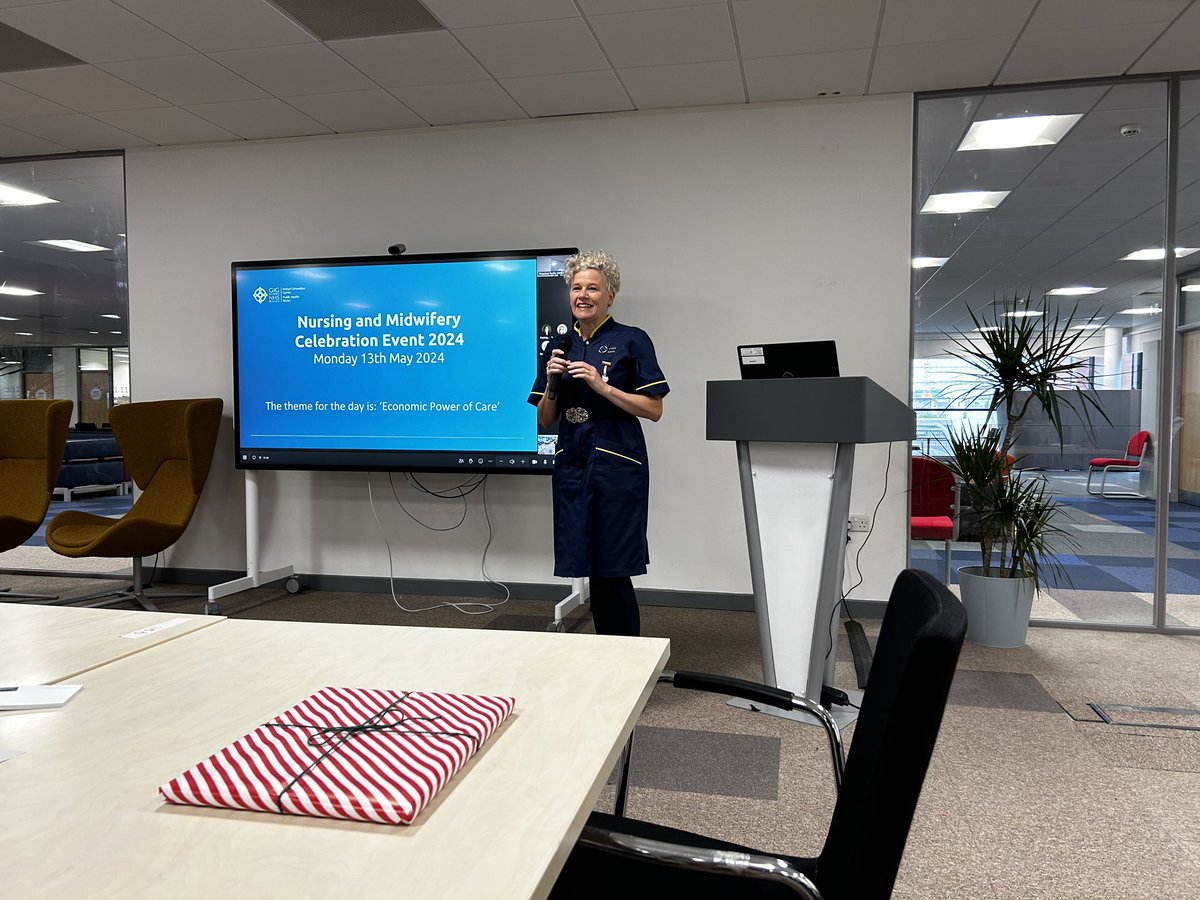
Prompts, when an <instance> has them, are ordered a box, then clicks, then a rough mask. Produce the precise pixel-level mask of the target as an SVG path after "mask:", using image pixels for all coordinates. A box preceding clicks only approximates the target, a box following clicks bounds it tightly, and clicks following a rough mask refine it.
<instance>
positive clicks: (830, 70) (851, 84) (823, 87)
mask: <svg viewBox="0 0 1200 900" xmlns="http://www.w3.org/2000/svg"><path fill="white" fill-rule="evenodd" d="M870 61H871V51H870V50H844V51H841V52H838V53H804V54H800V55H797V56H772V57H768V58H767V59H748V60H746V62H745V70H746V88H747V90H748V91H749V93H750V100H751V102H756V101H760V100H794V99H797V98H808V97H816V96H818V95H820V94H821V93H828V94H833V93H835V92H836V93H840V94H843V95H847V96H854V95H858V94H862V93H863V92H864V91H865V90H866V85H867V66H868V65H869V64H870Z"/></svg>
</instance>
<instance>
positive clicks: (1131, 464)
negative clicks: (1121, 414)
mask: <svg viewBox="0 0 1200 900" xmlns="http://www.w3.org/2000/svg"><path fill="white" fill-rule="evenodd" d="M1149 443H1150V432H1148V431H1139V432H1138V433H1137V434H1135V435H1134V436H1133V437H1131V438H1130V439H1129V444H1128V445H1127V446H1126V447H1125V455H1124V456H1097V457H1096V458H1095V459H1093V460H1092V461H1091V462H1089V463H1088V466H1089V468H1088V477H1087V492H1088V493H1089V494H1093V495H1095V496H1098V497H1140V496H1142V495H1141V494H1139V493H1138V492H1137V491H1105V490H1104V482H1105V479H1107V478H1108V473H1109V472H1112V471H1117V472H1137V471H1138V470H1139V469H1141V468H1142V458H1143V456H1144V455H1145V453H1146V446H1147V445H1148V444H1149ZM1097 472H1099V473H1100V489H1099V490H1095V491H1093V490H1092V476H1093V475H1095V474H1096V473H1097Z"/></svg>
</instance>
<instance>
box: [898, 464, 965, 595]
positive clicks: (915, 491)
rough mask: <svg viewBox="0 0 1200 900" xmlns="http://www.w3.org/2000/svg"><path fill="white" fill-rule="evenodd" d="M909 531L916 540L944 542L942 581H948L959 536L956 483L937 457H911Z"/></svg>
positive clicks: (952, 475) (947, 582)
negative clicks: (953, 552) (952, 548)
mask: <svg viewBox="0 0 1200 900" xmlns="http://www.w3.org/2000/svg"><path fill="white" fill-rule="evenodd" d="M910 528H911V534H912V536H913V538H914V539H916V540H919V541H945V542H946V576H945V583H946V584H949V583H950V577H951V568H950V551H951V544H952V542H953V541H954V540H955V539H956V538H957V537H958V485H957V484H956V482H955V480H954V474H953V473H952V472H951V471H950V470H949V469H947V468H946V467H945V466H944V465H942V464H941V463H940V462H938V461H937V460H936V459H929V458H928V457H924V456H914V457H913V458H912V511H911V518H910Z"/></svg>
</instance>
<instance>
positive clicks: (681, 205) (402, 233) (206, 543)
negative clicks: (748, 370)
mask: <svg viewBox="0 0 1200 900" xmlns="http://www.w3.org/2000/svg"><path fill="white" fill-rule="evenodd" d="M911 122H912V111H911V98H910V97H908V96H896V97H886V98H871V99H861V100H848V101H834V102H823V103H819V104H818V103H795V104H770V105H760V106H740V107H735V108H722V109H707V110H694V111H668V112H654V113H629V114H617V115H606V116H588V117H572V118H563V119H553V120H536V121H527V122H519V123H505V124H499V125H493V126H478V127H460V128H440V129H424V130H420V131H413V132H402V133H393V134H386V135H371V136H337V137H332V138H328V137H326V138H312V139H301V140H294V141H275V142H258V143H238V144H233V145H215V146H207V147H199V148H180V149H154V150H145V151H130V153H129V155H128V158H127V163H126V177H127V193H128V219H129V221H128V229H129V267H130V279H129V281H130V290H131V293H130V343H131V360H132V363H131V369H132V388H133V399H135V400H151V399H160V398H166V397H185V396H209V395H211V396H219V397H223V398H224V399H225V401H226V404H227V407H226V417H227V421H226V427H225V429H224V433H223V435H222V442H221V446H220V447H219V448H218V455H217V462H216V463H215V464H214V469H213V473H212V475H211V476H210V481H209V484H208V486H207V488H206V492H205V496H204V498H203V500H202V502H201V506H200V508H199V510H198V512H197V516H196V518H195V519H194V520H193V523H192V526H191V529H190V530H189V532H188V534H187V535H186V536H185V538H184V540H183V541H181V542H180V543H179V544H178V545H177V546H176V548H174V550H172V551H171V553H170V556H169V560H168V561H169V563H170V564H171V565H173V566H190V567H198V568H214V569H219V568H238V567H242V566H244V564H245V555H244V545H243V542H242V517H243V499H242V498H243V493H242V490H243V488H242V479H241V476H240V474H238V473H236V472H235V470H234V469H233V465H232V449H231V447H232V443H231V437H232V436H231V429H230V427H229V422H228V415H229V412H230V410H231V407H232V401H233V388H232V372H231V365H232V364H231V355H232V354H231V346H230V296H229V294H230V289H229V263H230V262H231V261H233V260H247V259H269V258H281V257H293V258H294V257H309V256H339V255H372V254H379V253H382V252H384V248H385V247H386V246H387V245H388V244H391V243H395V242H397V241H401V242H404V243H405V244H407V245H408V248H409V252H414V253H420V252H440V251H455V250H486V249H502V248H517V247H536V246H561V245H576V246H580V247H602V248H605V249H608V250H610V251H611V252H612V253H613V254H614V255H615V256H616V257H617V259H618V260H619V261H620V263H621V267H622V275H623V278H622V284H623V290H622V292H621V294H620V295H619V296H618V298H617V302H616V305H615V306H614V309H613V312H614V315H615V316H616V317H617V318H618V319H620V320H624V321H628V322H630V323H633V324H637V325H640V326H642V327H644V328H646V329H647V330H648V331H649V332H650V334H651V336H652V337H653V338H654V341H655V344H656V346H657V349H658V354H659V359H660V361H661V363H662V365H663V367H664V369H665V371H666V373H667V376H668V378H669V380H670V382H671V385H672V393H671V395H670V396H669V397H668V398H667V401H666V414H665V415H664V417H663V419H662V421H661V422H659V423H657V424H648V425H647V426H646V433H647V441H648V443H649V448H650V458H651V466H652V469H651V471H652V487H651V513H650V551H651V557H652V563H651V566H650V573H649V574H648V575H647V576H646V577H644V578H642V579H639V582H638V583H639V586H642V587H647V588H662V589H673V590H685V591H716V592H738V593H745V592H749V590H750V577H749V573H748V569H747V552H746V543H745V536H744V526H743V518H742V512H741V500H740V495H739V492H738V480H737V473H736V457H735V451H734V447H733V446H732V445H731V444H724V443H709V442H707V441H705V439H704V394H705V382H706V381H708V380H718V379H728V378H736V377H737V369H736V364H735V362H736V360H735V356H736V354H735V350H734V347H735V346H736V345H737V344H738V343H744V342H755V341H774V340H801V339H810V338H835V339H837V341H838V348H839V354H840V356H841V362H842V371H843V373H844V374H861V375H867V376H869V377H871V378H873V379H875V380H876V381H878V382H879V383H880V384H881V385H883V386H884V387H885V388H887V389H888V390H890V391H891V392H893V393H894V394H896V395H897V396H900V397H905V398H906V397H907V390H908V346H909V331H910V326H909V322H910V314H909V300H908V283H909V268H908V258H909V253H910V249H909V243H910V242H909V229H910V225H909V220H910V213H909V193H910V189H909V184H910V178H911V162H910V156H911V127H912V126H911ZM886 456H887V453H886V447H884V446H873V447H864V448H860V450H859V453H858V464H857V470H856V475H855V490H854V496H853V503H852V511H854V512H867V513H870V512H872V511H873V509H874V507H875V504H876V502H877V501H878V500H879V497H880V495H881V493H882V491H883V486H884V484H883V469H884V460H885V459H886ZM906 462H907V448H906V447H905V446H904V445H903V444H897V445H896V446H895V451H894V456H893V460H892V466H891V478H890V479H889V487H888V495H887V498H886V502H885V503H884V504H883V506H882V508H881V509H880V511H879V528H878V530H877V531H876V533H875V535H874V536H873V537H872V539H871V541H870V544H869V545H868V547H867V548H866V550H865V552H864V554H863V557H862V567H863V569H864V571H865V573H866V576H867V577H866V582H865V584H864V585H863V586H862V587H861V588H860V589H859V590H857V591H855V592H854V594H853V595H852V596H855V597H883V596H886V593H887V589H888V586H889V585H890V582H891V580H892V579H893V578H894V576H895V573H896V572H897V571H898V570H899V569H900V568H901V567H902V566H903V565H904V563H905V556H904V553H905V540H906V531H907V513H906V509H907V503H906V499H905V496H904V487H905V484H906V480H907V475H906ZM374 478H375V482H374V484H375V486H376V487H375V497H376V500H377V502H378V501H380V499H381V498H384V503H383V504H382V505H381V506H380V514H381V517H382V519H383V522H384V525H385V527H386V529H387V532H388V535H389V539H390V540H391V543H392V547H393V556H394V562H395V572H396V574H397V575H399V576H403V577H409V578H434V579H470V580H474V579H478V578H479V568H480V555H481V552H482V550H483V546H484V543H485V540H486V525H485V523H484V520H483V514H482V506H481V499H482V498H481V493H476V494H475V495H473V496H472V499H471V501H470V508H469V511H468V516H467V520H466V522H465V523H464V525H463V526H462V527H461V528H459V529H457V530H455V531H450V532H443V533H434V532H431V531H427V530H425V529H422V528H420V527H419V526H417V525H415V524H414V523H412V522H411V521H410V520H409V519H408V518H407V517H406V516H405V515H404V514H403V512H401V511H400V510H398V509H397V508H396V507H395V505H394V502H393V501H392V500H391V498H390V491H389V490H388V488H387V485H386V476H384V475H376V476H374ZM365 479H366V476H365V475H363V474H360V473H358V474H352V473H292V472H285V473H266V474H264V475H262V476H260V484H261V486H262V488H261V491H262V496H263V505H262V510H261V512H262V517H263V528H262V541H263V545H262V546H263V556H264V559H263V564H264V565H265V566H268V567H270V566H275V565H281V564H283V563H286V562H291V563H292V564H294V565H295V566H296V568H297V570H298V571H302V572H320V573H325V574H352V575H375V576H378V575H385V574H387V571H388V559H387V554H386V551H385V548H384V545H383V542H382V539H381V536H380V534H379V531H378V528H377V526H376V524H375V520H374V518H373V517H372V514H371V510H370V507H369V505H368V502H367V487H366V480H365ZM428 480H429V481H430V482H431V483H434V484H443V485H444V484H448V483H451V482H452V479H451V477H450V476H429V477H428ZM396 481H397V484H398V485H399V494H400V497H401V499H403V500H404V502H405V505H406V506H407V507H408V509H409V510H410V511H412V512H414V513H415V514H416V515H418V516H420V517H421V518H423V519H424V520H426V521H427V522H429V524H431V525H435V526H442V527H444V526H446V525H449V524H452V523H453V522H454V521H456V520H457V516H458V514H459V509H460V508H456V507H455V504H453V503H447V502H439V501H431V500H427V499H425V498H423V497H421V496H420V495H418V494H416V493H415V492H414V491H413V490H411V489H410V488H408V487H407V486H406V485H405V484H404V482H403V479H402V477H400V476H397V478H396ZM487 499H488V503H489V510H490V513H491V518H492V523H493V525H494V527H495V531H496V536H495V542H494V544H493V545H492V549H491V550H490V552H489V555H488V569H489V572H490V574H492V575H493V576H494V577H496V578H499V579H501V580H511V581H524V582H540V583H553V582H554V581H555V579H554V578H553V577H552V575H551V568H552V564H551V559H552V554H551V533H550V532H551V529H550V486H549V479H547V478H544V477H538V476H524V475H520V476H518V475H504V476H495V477H493V478H491V479H490V481H489V485H488V489H487ZM797 514H798V515H803V514H804V511H803V510H797ZM858 540H861V536H856V541H858ZM852 558H853V549H852V551H851V559H852ZM850 583H853V581H851V582H850Z"/></svg>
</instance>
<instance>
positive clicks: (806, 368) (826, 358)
mask: <svg viewBox="0 0 1200 900" xmlns="http://www.w3.org/2000/svg"><path fill="white" fill-rule="evenodd" d="M738 366H739V367H740V368H741V373H742V378H744V379H748V378H836V377H837V376H838V375H840V374H841V373H840V372H839V371H838V359H837V344H836V343H835V342H833V341H792V342H790V343H783V344H742V345H740V346H739V347H738Z"/></svg>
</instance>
